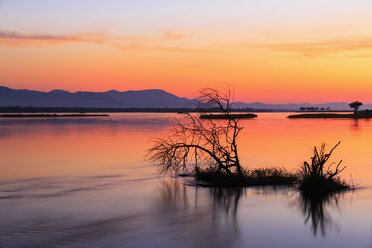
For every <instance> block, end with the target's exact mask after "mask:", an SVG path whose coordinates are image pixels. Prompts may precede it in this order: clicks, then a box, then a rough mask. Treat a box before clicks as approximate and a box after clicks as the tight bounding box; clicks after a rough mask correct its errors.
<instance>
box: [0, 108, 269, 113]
mask: <svg viewBox="0 0 372 248" xmlns="http://www.w3.org/2000/svg"><path fill="white" fill-rule="evenodd" d="M204 111H205V109H203V110H199V109H197V108H84V107H53V108H51V107H21V106H3V107H0V113H200V112H204ZM232 111H233V112H271V110H257V109H253V108H242V109H233V110H232ZM208 112H220V109H217V108H215V109H214V108H211V109H209V111H208Z"/></svg>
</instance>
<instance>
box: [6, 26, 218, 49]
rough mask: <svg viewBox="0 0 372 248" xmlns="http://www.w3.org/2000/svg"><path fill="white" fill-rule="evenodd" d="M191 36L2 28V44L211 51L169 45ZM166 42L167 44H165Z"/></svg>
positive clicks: (163, 33) (165, 33)
mask: <svg viewBox="0 0 372 248" xmlns="http://www.w3.org/2000/svg"><path fill="white" fill-rule="evenodd" d="M188 37H190V36H189V35H184V34H181V33H176V32H169V31H167V32H162V33H160V34H157V35H154V36H153V37H149V36H112V35H109V34H105V33H81V34H47V33H21V32H16V31H8V30H0V45H4V46H12V47H28V46H43V45H50V44H58V43H74V42H86V43H99V44H105V45H109V46H114V47H116V48H119V49H120V50H123V51H138V50H143V51H155V50H158V51H168V52H196V53H210V52H215V51H209V50H204V49H193V48H186V47H180V46H175V45H173V46H172V45H169V42H176V41H180V40H184V39H187V38H188ZM163 43H166V44H167V45H164V44H163Z"/></svg>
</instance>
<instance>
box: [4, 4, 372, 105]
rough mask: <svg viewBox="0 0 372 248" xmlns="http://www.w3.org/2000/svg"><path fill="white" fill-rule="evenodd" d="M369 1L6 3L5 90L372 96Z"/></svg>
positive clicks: (312, 98)
mask: <svg viewBox="0 0 372 248" xmlns="http://www.w3.org/2000/svg"><path fill="white" fill-rule="evenodd" d="M371 24H372V1H371V0H353V1H351V0H313V1H308V0H260V1H252V0H244V1H243V0H234V1H231V0H230V1H228V0H177V1H174V0H151V1H149V0H147V1H144V0H131V1H130V0H32V1H31V0H0V85H3V86H8V87H11V88H17V89H24V88H27V89H34V90H42V91H49V90H53V89H65V90H69V91H79V90H87V91H107V90H111V89H116V90H119V91H125V90H141V89H155V88H156V89H164V90H166V91H168V92H171V93H174V94H176V95H178V96H183V97H193V96H194V95H195V92H196V91H197V90H199V89H201V88H203V87H220V86H221V85H224V84H225V83H228V84H229V85H231V86H232V87H233V88H234V89H235V98H236V99H237V100H240V101H245V102H255V101H261V102H266V103H288V102H296V103H303V102H311V103H323V102H333V101H353V100H360V101H363V102H372V97H371V93H372V26H371Z"/></svg>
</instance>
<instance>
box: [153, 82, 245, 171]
mask: <svg viewBox="0 0 372 248" xmlns="http://www.w3.org/2000/svg"><path fill="white" fill-rule="evenodd" d="M233 96H234V93H233V90H232V89H231V88H228V89H226V90H225V91H219V90H216V89H211V88H205V89H202V90H200V91H199V94H198V97H197V100H198V109H199V110H200V111H201V112H203V113H204V114H208V113H210V112H211V111H216V110H217V111H218V112H220V113H221V115H223V116H224V118H223V119H212V118H211V119H203V120H202V119H200V118H199V115H198V114H186V115H184V116H183V118H177V119H176V123H175V124H174V125H173V126H172V127H171V128H170V129H169V130H168V134H167V136H166V137H164V138H156V139H154V140H153V143H152V147H151V148H150V149H149V151H148V154H147V158H149V159H150V160H152V161H154V162H156V163H159V166H160V171H161V172H163V173H168V172H176V173H177V172H180V171H183V172H189V171H190V169H191V170H193V171H197V170H199V169H200V168H201V167H208V168H211V169H213V170H215V171H216V172H223V173H227V174H229V175H232V174H237V175H242V173H243V172H242V168H241V166H240V162H239V156H238V145H237V140H238V136H239V133H240V131H241V130H242V129H243V127H242V126H240V125H239V119H237V118H236V116H235V115H232V114H231V110H232V106H233V104H234V103H233V99H234V97H233Z"/></svg>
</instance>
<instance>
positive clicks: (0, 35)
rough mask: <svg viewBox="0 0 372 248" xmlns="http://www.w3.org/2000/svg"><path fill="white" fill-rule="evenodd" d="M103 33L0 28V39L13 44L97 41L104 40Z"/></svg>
mask: <svg viewBox="0 0 372 248" xmlns="http://www.w3.org/2000/svg"><path fill="white" fill-rule="evenodd" d="M102 36H104V34H93V33H88V34H74V35H72V34H58V35H55V34H46V33H21V32H16V31H7V30H0V41H1V42H6V44H8V45H10V44H11V43H10V42H13V44H14V45H19V43H25V42H57V43H58V42H99V43H102V42H103V41H104V37H102Z"/></svg>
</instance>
